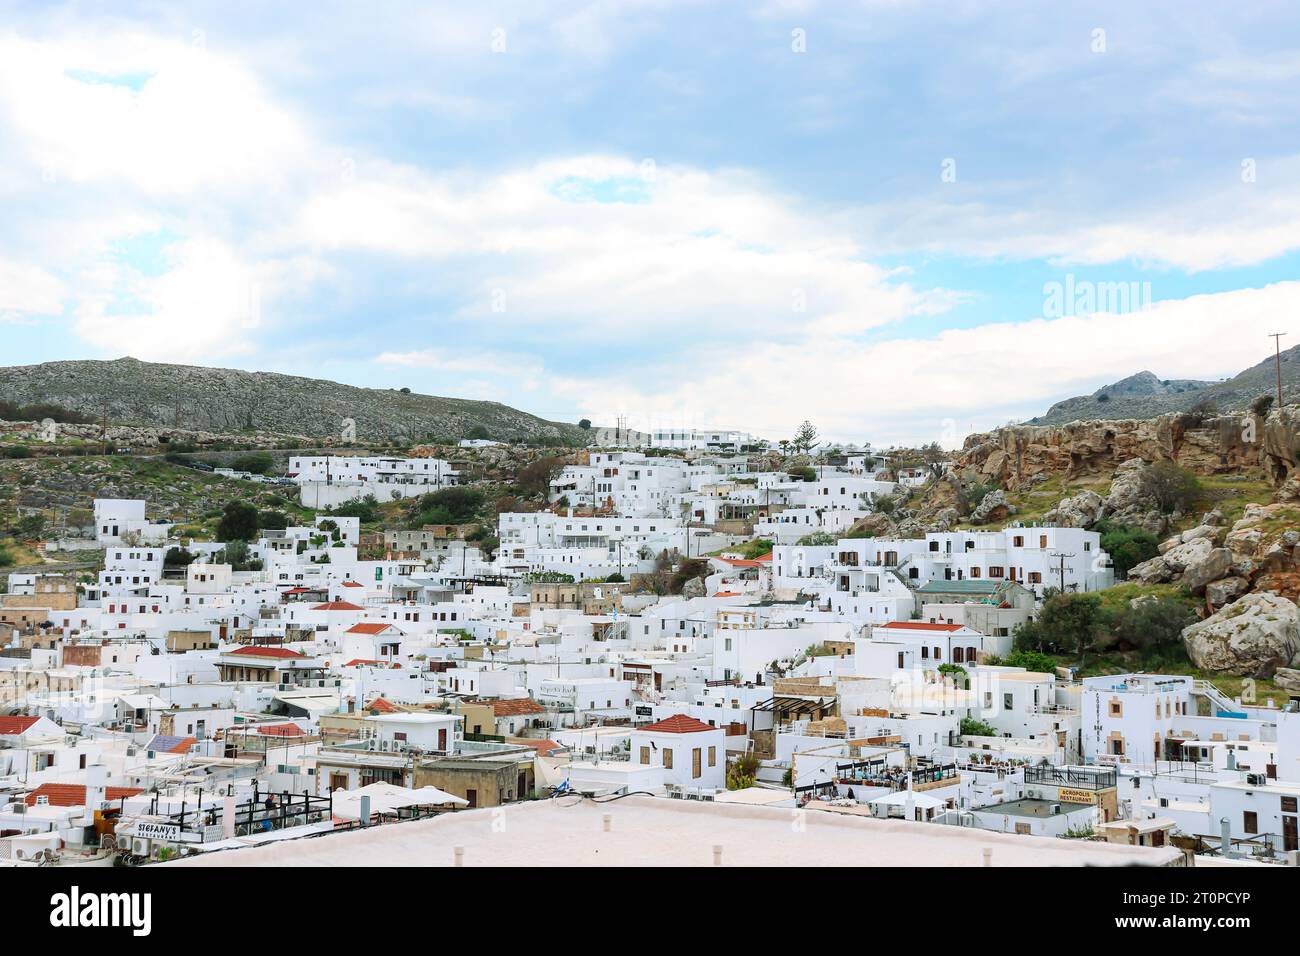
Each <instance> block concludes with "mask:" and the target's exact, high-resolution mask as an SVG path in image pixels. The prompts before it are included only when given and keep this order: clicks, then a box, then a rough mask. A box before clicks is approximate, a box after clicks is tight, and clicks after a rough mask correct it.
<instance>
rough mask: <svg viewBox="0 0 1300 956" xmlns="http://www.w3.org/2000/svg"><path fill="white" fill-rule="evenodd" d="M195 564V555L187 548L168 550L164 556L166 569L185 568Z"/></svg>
mask: <svg viewBox="0 0 1300 956" xmlns="http://www.w3.org/2000/svg"><path fill="white" fill-rule="evenodd" d="M193 563H194V555H193V554H191V553H190V552H189V551H188V550H186V549H185V548H168V549H167V553H166V554H164V555H163V567H164V568H184V567H187V566H189V565H191V564H193Z"/></svg>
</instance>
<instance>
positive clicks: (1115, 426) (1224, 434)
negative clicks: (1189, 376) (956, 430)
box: [954, 406, 1300, 491]
mask: <svg viewBox="0 0 1300 956" xmlns="http://www.w3.org/2000/svg"><path fill="white" fill-rule="evenodd" d="M1297 434H1300V407H1296V406H1287V407H1286V408H1283V409H1275V410H1273V411H1272V412H1270V413H1269V415H1268V417H1267V418H1263V417H1261V416H1258V415H1255V414H1253V413H1251V412H1242V413H1240V414H1235V415H1220V416H1217V417H1212V418H1206V419H1201V418H1199V417H1198V416H1195V415H1186V414H1172V415H1162V416H1160V417H1159V418H1152V419H1122V420H1115V421H1089V422H1070V423H1069V424H1065V425H1009V426H1007V427H1005V428H999V429H997V430H996V431H993V432H985V433H982V434H975V435H971V436H970V437H968V438H967V439H966V442H965V444H964V446H963V448H962V450H961V452H960V454H959V455H958V456H957V459H956V461H955V462H954V464H955V468H956V470H957V472H958V473H959V474H962V475H963V477H968V476H969V477H970V478H973V479H977V480H982V481H991V482H997V483H998V484H999V485H1000V486H1001V487H1002V488H1004V489H1007V490H1008V491H1017V490H1021V489H1022V488H1024V487H1026V486H1027V485H1026V483H1027V482H1028V481H1030V480H1031V479H1033V478H1035V476H1043V475H1062V476H1064V477H1065V478H1066V479H1067V480H1069V481H1074V480H1077V479H1079V478H1088V477H1105V476H1108V475H1111V474H1113V473H1114V472H1115V471H1116V470H1117V469H1119V467H1120V466H1121V465H1123V464H1124V463H1125V462H1129V461H1132V460H1133V459H1141V460H1142V461H1145V462H1157V461H1172V462H1175V463H1177V464H1178V465H1180V466H1182V467H1184V468H1187V469H1189V470H1190V471H1193V472H1195V473H1196V474H1199V475H1214V474H1223V473H1232V472H1239V471H1253V472H1258V471H1260V470H1262V471H1264V472H1265V473H1267V474H1268V476H1269V478H1270V479H1271V480H1272V481H1273V482H1274V483H1276V484H1281V483H1282V482H1283V481H1285V480H1286V479H1287V478H1288V477H1290V476H1291V475H1292V474H1293V473H1295V472H1296V469H1297V467H1298V465H1300V462H1297V443H1296V438H1297Z"/></svg>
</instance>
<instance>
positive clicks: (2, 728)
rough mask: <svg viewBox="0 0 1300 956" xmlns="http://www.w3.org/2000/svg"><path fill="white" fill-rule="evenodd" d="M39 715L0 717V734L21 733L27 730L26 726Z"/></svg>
mask: <svg viewBox="0 0 1300 956" xmlns="http://www.w3.org/2000/svg"><path fill="white" fill-rule="evenodd" d="M40 719H41V718H39V717H0V734H22V733H26V732H27V728H28V727H30V726H31V725H32V724H34V723H36V721H38V720H40Z"/></svg>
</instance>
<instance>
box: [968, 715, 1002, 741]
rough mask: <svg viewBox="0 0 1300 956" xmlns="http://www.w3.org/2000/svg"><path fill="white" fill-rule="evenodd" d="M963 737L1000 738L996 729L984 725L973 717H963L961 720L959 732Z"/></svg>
mask: <svg viewBox="0 0 1300 956" xmlns="http://www.w3.org/2000/svg"><path fill="white" fill-rule="evenodd" d="M959 732H960V733H961V735H962V736H963V737H1001V736H1002V735H1001V734H1000V733H998V732H997V728H995V727H993V726H991V725H990V724H986V723H984V721H982V720H978V719H976V718H974V717H963V718H962V719H961V728H960V731H959Z"/></svg>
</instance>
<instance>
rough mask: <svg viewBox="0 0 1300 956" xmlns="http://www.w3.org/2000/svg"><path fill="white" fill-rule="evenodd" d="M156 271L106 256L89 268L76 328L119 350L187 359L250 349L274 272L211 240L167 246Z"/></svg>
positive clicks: (101, 344) (97, 343)
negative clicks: (163, 265) (162, 267)
mask: <svg viewBox="0 0 1300 956" xmlns="http://www.w3.org/2000/svg"><path fill="white" fill-rule="evenodd" d="M166 255H167V258H168V260H169V268H168V269H167V271H166V272H164V273H163V274H161V275H158V276H147V275H141V274H139V273H138V272H136V271H134V270H132V269H131V268H130V267H129V266H122V265H115V264H112V263H107V262H102V263H100V264H98V265H97V266H96V267H94V268H92V269H90V270H88V271H87V272H86V273H84V274H83V276H82V277H81V278H82V288H83V289H84V290H85V294H84V295H83V298H82V301H81V303H80V305H79V307H78V310H77V319H76V325H75V331H76V333H77V334H78V335H79V336H81V337H82V338H83V339H85V340H86V341H87V342H90V343H91V344H92V345H94V346H96V347H98V348H100V349H103V350H104V351H105V352H108V353H111V354H114V355H132V356H134V357H136V358H142V359H152V360H156V361H188V360H203V359H208V358H215V357H217V356H223V355H233V354H240V353H244V352H248V351H249V350H250V349H251V344H250V341H249V340H250V337H251V336H252V335H254V334H255V331H256V329H257V328H258V326H259V325H260V324H261V322H262V317H263V312H262V310H263V309H264V308H265V307H266V304H267V300H268V297H269V293H270V291H271V289H272V288H273V282H274V278H275V276H274V275H273V274H272V273H271V272H270V270H268V269H266V268H257V267H253V266H250V265H249V264H247V263H245V262H243V261H242V260H241V259H240V258H239V257H238V255H237V254H236V253H235V252H234V251H233V250H232V249H230V248H229V247H227V246H225V245H223V244H222V243H220V242H217V241H215V240H210V239H199V240H184V241H181V242H177V243H175V244H173V245H172V246H169V247H168V248H167V250H166Z"/></svg>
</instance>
